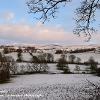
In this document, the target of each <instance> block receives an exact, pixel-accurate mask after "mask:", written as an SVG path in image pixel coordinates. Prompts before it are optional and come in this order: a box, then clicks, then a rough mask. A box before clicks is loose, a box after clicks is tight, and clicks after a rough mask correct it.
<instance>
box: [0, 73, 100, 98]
mask: <svg viewBox="0 0 100 100" xmlns="http://www.w3.org/2000/svg"><path fill="white" fill-rule="evenodd" d="M88 81H90V82H92V83H94V84H96V85H99V84H100V77H97V76H93V75H91V74H88V75H87V74H34V75H19V76H17V77H14V78H11V82H10V83H6V84H0V100H96V99H95V97H96V96H95V94H94V93H95V87H94V86H93V85H92V84H91V83H89V82H88ZM93 98H94V99H93Z"/></svg>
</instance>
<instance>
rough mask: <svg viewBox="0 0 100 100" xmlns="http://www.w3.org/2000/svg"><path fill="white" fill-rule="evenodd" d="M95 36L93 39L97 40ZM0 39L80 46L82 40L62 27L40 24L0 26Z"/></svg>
mask: <svg viewBox="0 0 100 100" xmlns="http://www.w3.org/2000/svg"><path fill="white" fill-rule="evenodd" d="M98 37H100V35H99V36H97V37H96V36H95V39H99V38H98ZM0 38H1V39H9V40H16V41H24V42H25V41H26V42H34V41H40V42H41V41H45V42H46V43H48V41H49V42H50V41H51V42H52V43H54V42H56V43H57V42H62V43H66V44H82V43H84V40H83V39H82V38H81V37H77V36H76V35H74V34H73V33H71V32H67V31H65V30H64V29H63V28H62V27H54V26H46V25H43V24H41V23H37V24H35V25H30V24H27V23H16V24H12V23H11V24H0Z"/></svg>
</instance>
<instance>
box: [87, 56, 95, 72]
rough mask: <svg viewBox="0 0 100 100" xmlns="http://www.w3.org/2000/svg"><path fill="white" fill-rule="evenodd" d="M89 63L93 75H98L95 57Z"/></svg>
mask: <svg viewBox="0 0 100 100" xmlns="http://www.w3.org/2000/svg"><path fill="white" fill-rule="evenodd" d="M88 62H89V63H90V71H91V73H96V71H97V62H96V61H95V60H94V58H93V57H90V58H89V60H88Z"/></svg>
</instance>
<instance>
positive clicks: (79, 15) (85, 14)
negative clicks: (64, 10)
mask: <svg viewBox="0 0 100 100" xmlns="http://www.w3.org/2000/svg"><path fill="white" fill-rule="evenodd" d="M98 9H100V0H83V1H82V2H81V7H79V8H77V9H76V12H75V13H76V18H75V20H76V28H75V30H74V33H75V34H77V35H79V36H80V34H81V33H83V34H84V35H85V36H86V37H88V38H87V41H88V40H90V39H91V34H92V33H94V32H95V31H96V29H95V28H94V27H93V26H91V24H92V23H93V21H95V20H96V19H95V15H96V11H97V10H98Z"/></svg>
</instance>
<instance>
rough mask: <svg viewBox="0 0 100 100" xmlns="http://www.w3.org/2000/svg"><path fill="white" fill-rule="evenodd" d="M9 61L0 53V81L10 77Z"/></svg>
mask: <svg viewBox="0 0 100 100" xmlns="http://www.w3.org/2000/svg"><path fill="white" fill-rule="evenodd" d="M9 68H10V63H9V62H8V60H7V58H6V57H5V56H3V55H2V54H1V53H0V82H4V81H7V80H9V79H10V71H9Z"/></svg>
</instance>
